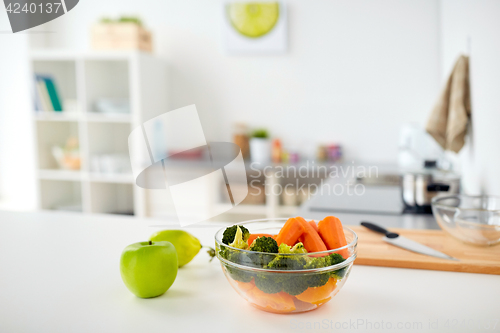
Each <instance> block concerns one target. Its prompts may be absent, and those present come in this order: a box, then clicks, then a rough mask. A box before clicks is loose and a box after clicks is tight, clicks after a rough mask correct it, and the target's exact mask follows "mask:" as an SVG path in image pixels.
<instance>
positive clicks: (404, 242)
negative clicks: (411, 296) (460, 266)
mask: <svg viewBox="0 0 500 333" xmlns="http://www.w3.org/2000/svg"><path fill="white" fill-rule="evenodd" d="M361 225H362V226H363V227H366V228H368V229H370V230H372V231H375V232H378V233H381V234H384V235H385V236H384V237H383V238H382V240H383V241H385V242H387V243H389V244H392V245H394V246H397V247H400V248H402V249H405V250H408V251H412V252H416V253H420V254H423V255H427V256H431V257H436V258H441V259H447V260H456V261H459V260H458V259H457V258H453V257H452V256H449V255H447V254H445V253H443V252H439V251H438V250H434V249H433V248H431V247H428V246H426V245H424V244H421V243H418V242H415V241H413V240H411V239H408V238H406V237H403V236H400V235H399V234H397V233H395V232H390V231H388V230H386V229H384V228H382V227H381V226H378V225H376V224H373V223H370V222H361Z"/></svg>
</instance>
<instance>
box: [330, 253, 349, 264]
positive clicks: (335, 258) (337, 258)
mask: <svg viewBox="0 0 500 333" xmlns="http://www.w3.org/2000/svg"><path fill="white" fill-rule="evenodd" d="M325 259H326V260H327V265H328V266H333V265H336V264H339V263H341V262H342V261H344V260H345V259H344V258H343V257H342V256H341V255H340V254H338V253H332V254H330V255H328V256H326V257H325Z"/></svg>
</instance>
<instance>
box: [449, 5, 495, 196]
mask: <svg viewBox="0 0 500 333" xmlns="http://www.w3.org/2000/svg"><path fill="white" fill-rule="evenodd" d="M440 11H441V17H442V18H441V43H442V63H443V66H442V70H443V72H442V74H443V80H444V78H445V76H446V75H448V73H449V71H450V70H451V68H452V67H453V64H454V61H455V60H456V58H457V56H458V55H459V53H462V52H468V50H467V38H468V37H470V41H471V45H470V73H471V93H472V119H473V133H474V134H473V145H472V147H471V153H470V154H469V153H467V152H464V153H465V154H462V155H463V156H461V158H462V162H464V164H466V165H468V166H469V167H468V168H467V169H466V170H464V171H465V172H464V178H465V183H466V185H469V188H470V189H471V191H472V192H478V191H484V192H486V193H490V194H497V195H500V130H499V125H500V90H499V89H500V1H497V0H476V1H471V0H442V1H441V6H440Z"/></svg>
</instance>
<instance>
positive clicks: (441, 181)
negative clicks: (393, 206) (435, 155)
mask: <svg viewBox="0 0 500 333" xmlns="http://www.w3.org/2000/svg"><path fill="white" fill-rule="evenodd" d="M401 187H402V188H401V193H402V196H403V203H404V204H405V207H406V209H407V210H409V211H415V212H422V213H432V210H431V200H432V198H434V197H435V196H439V195H452V194H458V193H459V191H460V178H459V177H458V176H457V175H455V174H449V173H446V174H444V173H438V172H422V173H406V174H404V175H402V179H401Z"/></svg>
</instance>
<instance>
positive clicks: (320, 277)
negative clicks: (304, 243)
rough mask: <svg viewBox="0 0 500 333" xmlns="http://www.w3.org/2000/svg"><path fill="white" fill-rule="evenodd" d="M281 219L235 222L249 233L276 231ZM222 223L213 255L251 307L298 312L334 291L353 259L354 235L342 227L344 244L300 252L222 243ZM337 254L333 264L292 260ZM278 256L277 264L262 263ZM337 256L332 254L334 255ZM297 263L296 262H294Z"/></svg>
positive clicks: (324, 300)
mask: <svg viewBox="0 0 500 333" xmlns="http://www.w3.org/2000/svg"><path fill="white" fill-rule="evenodd" d="M286 221H287V219H262V220H253V221H247V222H243V223H238V225H241V226H244V227H245V228H247V229H248V230H249V231H250V233H251V234H256V233H265V234H271V235H276V234H278V232H279V230H280V229H281V227H282V226H283V224H284V223H285V222H286ZM225 229H226V228H222V229H220V230H219V231H218V232H217V233H216V234H215V247H216V253H217V258H218V259H219V260H220V262H221V266H222V270H223V272H224V275H225V276H226V278H227V280H228V281H229V284H231V286H232V287H233V288H234V289H235V290H236V292H237V293H238V294H240V296H242V297H243V298H244V299H245V300H247V301H248V302H249V303H250V304H251V305H253V306H254V307H256V308H258V309H260V310H263V311H267V312H273V313H298V312H306V311H311V310H315V309H317V308H319V307H320V306H322V305H323V304H325V303H327V302H328V301H330V300H331V299H332V297H333V296H335V295H336V294H337V293H338V292H339V291H340V289H341V288H342V287H343V285H344V283H345V282H346V280H347V278H348V276H349V273H350V271H351V267H352V264H353V262H354V260H355V259H356V253H357V252H356V251H357V250H356V247H357V242H358V236H357V235H356V233H355V232H354V231H352V230H351V229H349V228H344V234H345V236H346V240H347V242H348V244H347V245H346V246H343V247H340V248H338V249H333V250H328V251H323V252H310V253H304V254H302V253H301V254H277V253H264V252H255V251H248V250H241V249H237V248H234V247H231V246H228V245H225V244H223V243H222V236H223V233H224V230H225ZM334 253H338V254H340V255H342V257H343V258H344V259H343V261H342V262H339V263H337V264H335V265H331V266H326V267H321V268H314V269H303V268H300V269H297V266H296V264H297V263H301V262H302V263H303V262H304V261H308V260H311V259H313V258H315V257H322V256H329V255H332V254H334ZM278 256H280V257H281V258H280V259H281V260H282V265H280V269H268V268H267V266H266V265H267V263H269V262H270V261H271V260H273V259H275V258H276V257H278ZM337 258H338V256H337ZM299 266H300V265H299Z"/></svg>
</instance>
